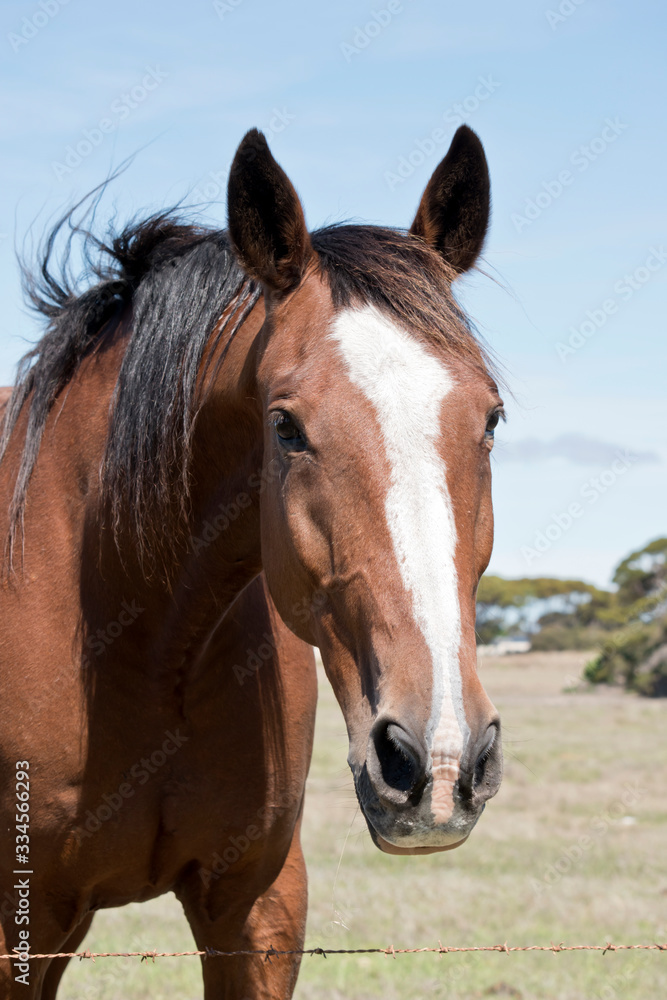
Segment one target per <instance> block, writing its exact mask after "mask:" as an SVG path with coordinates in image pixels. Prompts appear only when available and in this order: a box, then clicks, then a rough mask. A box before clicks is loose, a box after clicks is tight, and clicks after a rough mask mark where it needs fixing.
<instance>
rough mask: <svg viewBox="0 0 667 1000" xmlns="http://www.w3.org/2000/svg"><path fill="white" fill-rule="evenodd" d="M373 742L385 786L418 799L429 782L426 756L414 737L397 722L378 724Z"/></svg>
mask: <svg viewBox="0 0 667 1000" xmlns="http://www.w3.org/2000/svg"><path fill="white" fill-rule="evenodd" d="M372 742H373V747H374V750H375V756H376V759H377V763H378V766H379V772H380V774H379V776H380V777H381V779H382V783H383V784H384V785H385V786H387V788H389V789H393V790H394V791H397V792H406V793H408V794H410V795H413V796H414V795H415V794H416V793H417V792H418V791H419V790H420V789H421V788H422V787H423V785H424V783H425V780H426V762H425V754H424V751H423V750H422V748H421V747H420V746H419V744H418V743H417V741H416V740H415V739H414V737H412V736H411V735H410V734H409V733H408V732H407V731H406V730H405V729H403V728H402V727H401V726H399V725H398V724H397V723H395V722H388V721H386V720H378V722H377V723H376V724H375V726H374V728H373V732H372ZM373 770H374V769H373Z"/></svg>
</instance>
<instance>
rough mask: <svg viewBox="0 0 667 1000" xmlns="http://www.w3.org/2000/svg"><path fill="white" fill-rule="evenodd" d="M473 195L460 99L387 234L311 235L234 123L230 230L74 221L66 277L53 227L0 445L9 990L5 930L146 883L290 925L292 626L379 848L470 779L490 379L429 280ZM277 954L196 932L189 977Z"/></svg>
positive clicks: (459, 829) (309, 700)
mask: <svg viewBox="0 0 667 1000" xmlns="http://www.w3.org/2000/svg"><path fill="white" fill-rule="evenodd" d="M488 214H489V180H488V171H487V165H486V160H485V157H484V152H483V150H482V146H481V144H480V142H479V140H478V139H477V137H476V136H475V134H474V133H473V132H471V131H470V130H469V129H467V128H465V127H463V128H461V129H459V131H458V132H457V133H456V136H455V138H454V140H453V142H452V145H451V148H450V150H449V152H448V153H447V155H446V157H445V158H444V160H443V161H442V163H440V165H439V166H438V168H437V169H436V171H435V173H434V174H433V176H432V178H431V180H430V181H429V184H428V186H427V188H426V190H425V192H424V195H423V198H422V201H421V204H420V206H419V210H418V212H417V216H416V218H415V221H414V223H413V225H412V228H411V229H410V231H409V232H403V231H396V230H390V229H384V228H376V227H371V226H334V227H328V228H326V229H323V230H319V231H317V232H314V233H312V234H309V233H308V230H307V229H306V225H305V221H304V215H303V211H302V208H301V204H300V202H299V199H298V197H297V195H296V192H295V190H294V188H293V187H292V185H291V183H290V181H289V180H288V178H287V177H286V175H285V174H284V172H283V171H282V170H281V168H280V167H279V166H278V164H277V163H276V162H275V160H274V159H273V157H272V156H271V154H270V152H269V150H268V147H267V145H266V142H265V140H264V138H263V136H262V135H260V134H259V133H258V132H256V131H253V132H250V133H248V135H247V136H246V137H245V138H244V140H243V142H242V143H241V145H240V147H239V150H238V152H237V155H236V158H235V160H234V163H233V166H232V169H231V174H230V183H229V233H228V234H227V233H223V232H215V231H209V230H205V229H202V228H198V227H194V226H192V225H186V224H184V223H181V222H179V221H178V220H177V219H176V218H174V217H173V216H171V215H161V216H159V217H153V218H152V219H150V220H148V221H146V222H144V223H142V224H139V225H135V226H134V227H132V228H129V229H127V230H125V232H123V233H122V234H120V235H119V236H118V237H117V238H115V239H114V240H112V241H111V242H110V245H108V246H105V245H102V244H101V243H99V242H97V243H95V244H94V245H95V247H96V249H97V250H98V251H99V254H98V255H97V256H96V257H93V254H92V250H91V249H90V247H91V242H90V241H91V239H92V238H91V237H90V236H89V235H88V237H87V240H88V243H87V245H88V248H89V253H88V264H89V273H90V271H91V270H92V271H93V274H94V277H95V280H93V281H92V282H89V286H88V287H87V289H86V290H83V291H81V292H77V291H75V290H74V289H73V288H72V287H70V285H69V284H68V281H67V280H66V278H63V277H60V278H56V277H54V274H53V272H52V269H50V268H49V258H50V256H51V255H52V253H53V246H54V239H55V235H54V234H52V236H51V238H50V240H49V242H48V244H47V251H46V255H45V258H44V260H43V262H42V267H41V272H40V273H41V278H40V279H39V281H37V280H33V281H32V284H31V285H30V294H31V295H32V299H33V302H34V303H35V304H36V305H37V306H38V308H40V309H41V310H42V312H43V313H44V314H45V315H46V316H47V317H48V320H49V325H48V328H47V331H46V333H45V335H44V337H43V338H42V340H41V341H40V342H39V344H38V345H37V347H36V348H35V350H34V351H32V352H31V353H30V355H28V356H27V357H26V359H24V362H23V363H22V367H21V368H20V370H19V376H18V379H17V384H16V386H15V388H14V390H13V393H12V396H11V399H10V400H9V402H7V401H6V400H5V405H4V409H5V418H4V436H3V440H2V450H1V457H2V464H1V465H0V496H1V497H2V500H1V501H0V502H1V503H2V509H3V511H4V510H6V511H7V512H8V514H7V517H6V518H4V520H3V524H2V525H1V526H0V530H2V532H3V534H4V535H5V537H6V538H7V551H6V559H5V571H4V575H3V581H2V587H1V588H0V608H1V623H2V624H1V630H0V698H1V699H2V700H1V704H2V733H1V744H0V745H1V748H2V752H1V756H0V767H1V783H0V789H1V793H2V805H3V809H4V813H3V819H2V823H3V830H7V829H8V830H9V835H6V834H3V847H2V852H1V857H0V872H1V875H2V884H1V887H0V891H1V892H2V904H1V905H0V911H1V913H2V926H3V929H4V938H3V939H0V950H1V951H2V952H3V953H4V952H10V953H11V952H12V950H15V955H16V958H15V959H14V960H13V961H11V962H10V961H8V960H5V961H4V962H3V963H2V966H1V967H0V982H1V983H2V985H1V987H0V993H1V995H2V997H5V998H8V997H26V998H28V997H30V998H37V997H41V998H42V1000H51V998H53V997H55V995H56V990H57V987H58V983H59V980H60V978H61V976H62V973H63V971H64V968H65V964H66V963H65V962H64V961H62V960H55V961H53V962H51V963H50V964H49V963H48V961H47V960H41V959H40V960H35V961H32V962H28V961H26V960H25V959H26V956H28V955H30V954H31V953H32V954H39V953H53V952H59V951H73V950H76V949H77V947H78V946H79V945H80V943H81V941H82V940H83V938H84V935H85V934H86V932H87V930H88V928H89V927H90V925H91V921H92V919H93V915H94V912H95V910H98V909H100V908H102V907H112V906H122V905H123V904H125V903H129V902H130V901H137V900H139V901H140V900H145V899H149V898H152V897H155V896H159V895H160V894H161V893H165V892H167V891H169V890H172V891H173V892H174V893H175V894H176V896H177V897H178V898H179V899H180V901H181V903H182V905H183V908H184V911H185V914H186V916H187V919H188V921H189V923H190V926H191V928H192V932H193V935H194V937H195V940H196V942H197V945H198V946H199V947H200V948H202V949H204V948H212V949H220V950H238V949H267V948H270V947H274V948H276V949H299V948H300V947H302V944H303V940H304V930H305V919H306V871H305V867H304V861H303V856H302V852H301V846H300V841H299V825H300V820H301V815H302V809H303V795H304V785H305V780H306V775H307V771H308V765H309V761H310V755H311V745H312V738H313V720H314V714H315V700H316V677H315V670H314V664H313V656H312V651H311V649H310V647H309V646H308V645H307V644H312V645H315V646H318V647H319V648H320V650H321V652H322V658H323V661H324V665H325V668H326V672H327V675H328V677H329V680H330V681H331V684H332V685H333V688H334V691H335V693H336V697H337V699H338V701H339V703H340V706H341V708H342V711H343V714H344V717H345V721H346V724H347V729H348V734H349V758H348V759H349V764H350V768H351V770H352V774H353V776H354V782H355V786H356V791H357V795H358V798H359V803H360V806H361V809H362V811H363V814H364V816H365V818H366V820H367V823H368V828H369V831H370V834H371V837H372V838H373V840H374V841H375V843H376V845H377V846H378V847H379V848H380V849H381V850H383V851H386V852H389V853H393V854H418V853H427V852H432V851H441V850H447V849H449V848H452V847H455V846H457V845H459V844H461V843H463V841H464V840H465V839H466V838H467V837H468V834H469V833H470V831H471V830H472V828H473V826H474V825H475V822H476V821H477V819H478V817H479V815H480V813H481V811H482V809H483V808H484V803H485V802H486V800H487V799H488V798H490V797H491V796H492V795H494V794H495V792H496V790H497V789H498V786H499V783H500V778H501V768H502V764H501V748H500V727H499V721H498V716H497V714H496V712H495V710H494V708H493V706H492V705H491V703H490V701H489V699H488V697H487V696H486V694H485V692H484V690H483V688H482V685H481V683H480V681H479V679H478V677H477V673H476V656H475V632H474V626H475V592H476V587H477V583H478V580H479V577H480V575H481V574H482V572H483V571H484V569H485V567H486V565H487V562H488V559H489V556H490V551H491V544H492V532H493V524H492V511H491V494H490V465H489V452H490V450H491V446H492V443H493V430H494V427H495V426H496V424H497V422H498V419H499V415H500V414H501V412H502V411H501V407H502V404H501V401H500V399H499V398H498V392H497V388H496V385H495V383H494V381H493V379H492V377H491V375H490V374H489V367H488V363H487V360H486V358H485V355H484V353H483V350H482V348H481V347H480V345H479V343H478V341H477V340H476V339H475V337H474V335H473V333H472V332H471V328H470V326H469V324H468V323H467V322H466V319H465V316H464V315H463V314H462V312H461V310H460V308H459V307H458V306H457V304H456V301H455V299H454V297H453V295H452V291H451V284H452V281H453V279H454V278H456V276H457V275H458V274H460V273H462V272H464V271H466V270H467V269H468V268H470V267H471V266H472V265H473V264H474V262H475V260H476V258H477V256H478V254H479V252H480V249H481V247H482V243H483V240H484V236H485V232H486V228H487V222H488ZM67 221H68V222H69V221H71V220H70V219H67ZM26 915H27V916H26ZM298 967H299V960H298V957H291V956H290V957H281V958H277V959H274V960H273V961H271V962H270V963H269V962H266V961H263V960H262V959H258V958H255V957H238V958H217V959H210V960H208V961H204V962H203V976H204V991H205V996H206V997H207V1000H212V998H213V997H215V998H219V997H229V998H231V997H233V998H236V1000H239V998H242V997H252V998H254V1000H257V998H259V997H274V998H275V997H290V996H291V995H292V991H293V988H294V984H295V981H296V976H297V973H298Z"/></svg>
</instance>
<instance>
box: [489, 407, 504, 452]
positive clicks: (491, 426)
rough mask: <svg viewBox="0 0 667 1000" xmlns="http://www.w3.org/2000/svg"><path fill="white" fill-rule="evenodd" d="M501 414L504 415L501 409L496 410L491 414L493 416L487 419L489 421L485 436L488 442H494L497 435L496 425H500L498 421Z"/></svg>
mask: <svg viewBox="0 0 667 1000" xmlns="http://www.w3.org/2000/svg"><path fill="white" fill-rule="evenodd" d="M501 416H502V411H501V410H494V412H493V413H492V414H491V416H490V417H489V419H488V420H487V422H486V431H485V438H486V441H487V444H491V445H492V444H493V439H494V437H495V434H494V431H495V429H496V427H497V426H498V422H499V421H500V418H501Z"/></svg>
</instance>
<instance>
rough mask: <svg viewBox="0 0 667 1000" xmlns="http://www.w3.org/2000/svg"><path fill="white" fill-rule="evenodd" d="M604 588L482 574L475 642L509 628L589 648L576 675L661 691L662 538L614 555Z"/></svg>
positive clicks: (664, 626) (665, 593)
mask: <svg viewBox="0 0 667 1000" xmlns="http://www.w3.org/2000/svg"><path fill="white" fill-rule="evenodd" d="M612 584H613V589H610V590H605V589H603V588H600V587H595V586H593V585H592V584H589V583H584V582H583V581H582V580H559V579H555V578H552V577H524V578H523V579H520V580H506V579H504V578H503V577H500V576H483V577H482V579H481V581H480V585H479V590H478V594H477V641H478V643H479V644H488V643H491V642H493V641H494V639H499V638H501V637H503V636H507V635H512V634H515V633H517V632H520V633H525V634H528V635H529V636H530V638H531V642H532V648H533V649H534V650H556V649H590V650H593V651H595V656H594V657H593V659H591V660H590V662H589V663H588V664H587V666H586V668H585V671H584V676H585V678H586V679H587V680H588V681H590V682H591V683H594V684H599V683H605V684H623V685H625V686H626V687H627V688H629V689H631V690H635V691H639V692H640V693H642V694H646V695H653V696H655V695H662V696H667V538H657V539H655V540H654V541H652V542H649V543H648V545H645V546H644V547H643V548H641V549H637V551H635V552H631V553H630V554H629V555H628V556H626V557H625V558H624V559H622V560H621V562H619V564H618V566H617V567H616V569H615V570H614V574H613V577H612Z"/></svg>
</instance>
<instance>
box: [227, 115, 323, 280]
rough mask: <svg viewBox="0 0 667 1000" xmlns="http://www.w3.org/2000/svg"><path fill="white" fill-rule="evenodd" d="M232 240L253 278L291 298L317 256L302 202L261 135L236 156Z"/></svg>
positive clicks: (251, 135)
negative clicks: (313, 257)
mask: <svg viewBox="0 0 667 1000" xmlns="http://www.w3.org/2000/svg"><path fill="white" fill-rule="evenodd" d="M227 212H228V217H229V234H230V236H231V239H232V243H233V245H234V249H235V250H236V253H237V255H238V257H239V260H240V261H241V264H242V265H243V267H244V268H245V270H246V271H247V272H248V274H249V275H250V277H251V278H255V279H256V280H257V281H260V282H261V283H262V284H263V285H264V286H265V287H267V288H268V289H269V290H271V291H273V292H277V293H279V294H281V295H286V294H287V293H288V292H291V291H293V290H294V289H295V288H296V287H297V285H298V284H299V283H300V281H301V278H302V277H303V273H304V271H305V269H306V265H307V264H308V261H309V259H310V256H311V254H312V247H311V243H310V237H309V235H308V230H307V229H306V220H305V218H304V214H303V209H302V207H301V202H300V201H299V196H298V195H297V193H296V191H295V190H294V187H293V186H292V183H291V181H290V179H289V177H288V176H287V174H286V173H285V171H284V170H283V169H282V167H280V166H279V165H278V164H277V163H276V161H275V160H274V158H273V156H272V155H271V151H270V149H269V147H268V145H267V142H266V139H265V138H264V136H263V135H262V133H261V132H258V131H257V129H251V130H250V132H247V133H246V135H245V136H244V138H243V140H242V141H241V145H240V146H239V148H238V149H237V151H236V156H235V157H234V162H233V163H232V166H231V170H230V173H229V184H228V187H227Z"/></svg>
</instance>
